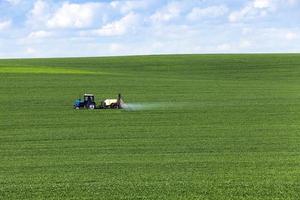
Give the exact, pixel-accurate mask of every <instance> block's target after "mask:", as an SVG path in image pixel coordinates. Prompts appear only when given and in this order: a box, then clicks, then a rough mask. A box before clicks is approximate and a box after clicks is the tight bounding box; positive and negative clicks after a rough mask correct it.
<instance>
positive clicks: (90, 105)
mask: <svg viewBox="0 0 300 200" xmlns="http://www.w3.org/2000/svg"><path fill="white" fill-rule="evenodd" d="M81 108H86V109H91V110H93V109H95V108H96V103H95V96H94V95H93V94H84V95H83V100H81V99H77V100H76V101H75V103H74V109H81Z"/></svg>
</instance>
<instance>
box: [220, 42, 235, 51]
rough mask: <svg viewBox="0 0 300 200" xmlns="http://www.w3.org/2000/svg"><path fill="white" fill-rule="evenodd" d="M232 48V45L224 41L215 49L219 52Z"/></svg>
mask: <svg viewBox="0 0 300 200" xmlns="http://www.w3.org/2000/svg"><path fill="white" fill-rule="evenodd" d="M231 49H232V46H231V45H230V44H227V43H224V44H219V45H217V47H216V50H217V51H219V52H224V51H230V50H231Z"/></svg>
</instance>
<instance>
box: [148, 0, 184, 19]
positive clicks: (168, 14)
mask: <svg viewBox="0 0 300 200" xmlns="http://www.w3.org/2000/svg"><path fill="white" fill-rule="evenodd" d="M181 13H182V6H181V3H180V2H171V3H169V4H168V5H166V6H165V7H163V8H162V9H160V10H158V11H156V12H155V13H154V14H153V15H152V16H151V17H150V19H151V21H153V22H168V21H171V20H173V19H176V18H178V17H179V16H180V14H181Z"/></svg>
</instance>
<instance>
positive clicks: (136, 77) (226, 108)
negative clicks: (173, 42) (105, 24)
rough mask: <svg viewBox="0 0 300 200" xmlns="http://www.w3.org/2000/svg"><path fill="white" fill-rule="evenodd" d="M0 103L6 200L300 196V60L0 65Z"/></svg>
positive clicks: (203, 58) (0, 168) (0, 193)
mask: <svg viewBox="0 0 300 200" xmlns="http://www.w3.org/2000/svg"><path fill="white" fill-rule="evenodd" d="M85 92H88V93H94V94H95V95H96V98H97V99H98V100H100V99H104V98H109V97H115V96H116V95H117V94H118V93H119V92H121V93H122V94H123V96H124V99H125V101H126V102H130V103H144V104H145V105H146V104H147V103H154V104H160V105H162V106H159V107H155V106H154V107H152V109H147V110H137V111H124V110H122V111H121V110H73V108H72V105H73V101H74V100H75V99H76V98H78V95H79V94H83V93H85ZM0 94H1V95H0V101H1V106H0V158H1V159H0V199H3V200H4V199H5V200H6V199H105V200H109V199H153V200H157V199H217V200H222V199H228V200H232V199H236V200H242V199H248V200H254V199H261V200H265V199H276V200H279V199H282V200H288V199H299V198H300V115H299V112H300V55H299V54H282V55H280V54H274V55H176V56H175V55H174V56H172V55H170V56H132V57H107V58H68V59H67V58H66V59H19V60H0Z"/></svg>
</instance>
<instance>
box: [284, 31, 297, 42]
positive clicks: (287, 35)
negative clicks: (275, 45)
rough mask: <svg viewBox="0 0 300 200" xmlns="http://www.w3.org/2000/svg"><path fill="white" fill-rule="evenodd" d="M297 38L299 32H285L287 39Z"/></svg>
mask: <svg viewBox="0 0 300 200" xmlns="http://www.w3.org/2000/svg"><path fill="white" fill-rule="evenodd" d="M297 38H298V34H297V33H295V32H291V31H289V32H287V33H286V34H285V39H287V40H295V39H297Z"/></svg>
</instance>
